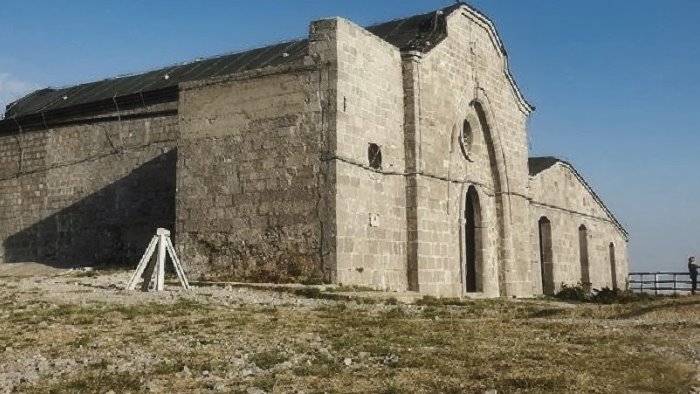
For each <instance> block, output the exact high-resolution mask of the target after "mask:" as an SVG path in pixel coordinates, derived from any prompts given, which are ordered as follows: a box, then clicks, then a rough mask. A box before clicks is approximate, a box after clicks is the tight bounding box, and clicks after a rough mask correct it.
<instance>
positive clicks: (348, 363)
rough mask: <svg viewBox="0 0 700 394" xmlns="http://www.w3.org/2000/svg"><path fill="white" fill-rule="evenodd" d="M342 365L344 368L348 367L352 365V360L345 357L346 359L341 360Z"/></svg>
mask: <svg viewBox="0 0 700 394" xmlns="http://www.w3.org/2000/svg"><path fill="white" fill-rule="evenodd" d="M343 364H345V366H346V367H349V366H350V365H352V359H351V358H348V357H346V358H345V359H344V360H343Z"/></svg>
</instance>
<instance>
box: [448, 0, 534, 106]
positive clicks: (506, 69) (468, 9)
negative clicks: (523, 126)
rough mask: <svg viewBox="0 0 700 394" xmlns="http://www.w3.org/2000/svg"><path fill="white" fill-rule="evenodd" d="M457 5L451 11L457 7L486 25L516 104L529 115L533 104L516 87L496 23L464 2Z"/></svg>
mask: <svg viewBox="0 0 700 394" xmlns="http://www.w3.org/2000/svg"><path fill="white" fill-rule="evenodd" d="M458 5H459V7H456V8H455V9H454V10H452V12H454V11H456V10H457V9H460V10H463V11H466V12H468V13H469V14H470V15H472V16H473V17H474V18H475V19H477V20H478V21H479V22H481V23H483V24H484V25H486V27H487V31H488V32H489V34H490V35H491V38H492V39H493V40H494V42H495V43H496V45H497V46H498V47H499V48H500V50H501V54H502V55H503V73H504V74H505V76H506V78H507V79H508V82H510V86H511V87H512V88H513V91H514V93H515V96H516V98H517V99H518V104H520V107H521V110H522V111H523V112H525V113H526V114H528V115H529V114H530V113H532V112H533V111H534V110H535V106H534V105H532V104H531V103H530V102H529V101H527V99H526V98H525V95H523V93H522V91H521V90H520V87H518V83H517V82H516V81H515V78H514V77H513V74H512V73H511V72H510V66H509V64H508V52H507V51H506V48H505V45H504V44H503V40H501V36H500V35H499V34H498V30H497V29H496V25H495V24H494V23H493V21H492V20H491V18H489V17H488V16H486V14H484V13H483V12H481V11H479V10H478V9H477V8H475V7H473V6H471V5H469V4H466V3H464V2H459V3H458Z"/></svg>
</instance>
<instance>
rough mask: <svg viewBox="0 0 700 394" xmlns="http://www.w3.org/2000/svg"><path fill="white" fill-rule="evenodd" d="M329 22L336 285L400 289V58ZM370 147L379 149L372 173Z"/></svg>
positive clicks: (351, 28)
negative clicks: (333, 37)
mask: <svg viewBox="0 0 700 394" xmlns="http://www.w3.org/2000/svg"><path fill="white" fill-rule="evenodd" d="M336 23H337V25H336V26H337V27H336V28H337V45H338V58H337V62H338V83H337V137H336V152H335V155H336V159H335V162H336V172H337V185H336V199H337V200H336V201H337V202H336V215H337V223H338V228H337V236H338V250H337V267H338V277H337V282H339V283H343V284H357V285H366V286H372V287H374V288H378V289H391V290H406V289H407V272H406V234H407V230H406V190H405V187H406V186H405V177H404V171H405V167H406V166H405V160H404V155H405V153H404V134H403V121H404V113H403V111H404V108H403V105H404V101H403V99H404V97H403V94H404V93H403V87H402V66H401V55H400V53H399V50H398V49H397V48H395V47H393V46H392V45H390V44H388V43H386V42H385V41H383V40H381V39H379V38H378V37H376V36H374V35H373V34H371V33H369V32H367V31H366V30H365V29H363V28H362V27H359V26H357V25H355V24H353V23H352V22H349V21H346V20H343V19H338V20H336ZM370 144H375V145H377V146H378V148H379V149H380V153H379V154H380V155H381V166H377V167H376V168H373V167H372V166H371V163H370V159H371V157H369V156H370V155H372V154H376V152H374V151H372V152H370V150H371V148H370ZM375 164H379V163H375Z"/></svg>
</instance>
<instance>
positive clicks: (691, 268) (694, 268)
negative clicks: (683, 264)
mask: <svg viewBox="0 0 700 394" xmlns="http://www.w3.org/2000/svg"><path fill="white" fill-rule="evenodd" d="M688 273H690V283H691V286H692V287H691V288H690V294H693V295H694V294H695V290H697V288H698V265H697V264H695V257H694V256H690V257H688Z"/></svg>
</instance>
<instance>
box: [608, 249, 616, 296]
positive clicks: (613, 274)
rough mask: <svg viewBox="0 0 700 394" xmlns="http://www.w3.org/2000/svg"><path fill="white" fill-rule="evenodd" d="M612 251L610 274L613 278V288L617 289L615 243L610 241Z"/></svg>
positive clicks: (610, 250)
mask: <svg viewBox="0 0 700 394" xmlns="http://www.w3.org/2000/svg"><path fill="white" fill-rule="evenodd" d="M608 249H609V252H610V276H611V279H612V288H613V289H617V267H616V266H615V265H616V264H615V244H614V243H612V242H610V246H609V247H608Z"/></svg>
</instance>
